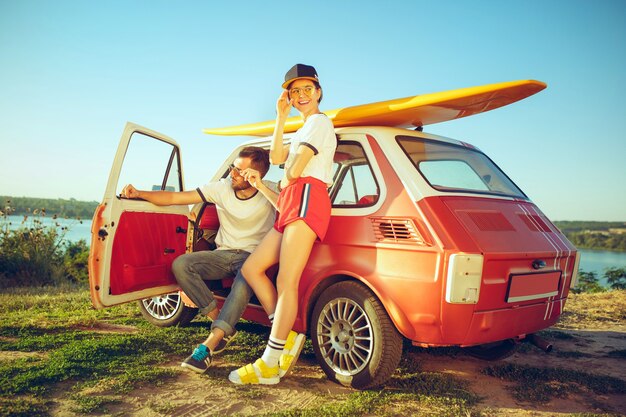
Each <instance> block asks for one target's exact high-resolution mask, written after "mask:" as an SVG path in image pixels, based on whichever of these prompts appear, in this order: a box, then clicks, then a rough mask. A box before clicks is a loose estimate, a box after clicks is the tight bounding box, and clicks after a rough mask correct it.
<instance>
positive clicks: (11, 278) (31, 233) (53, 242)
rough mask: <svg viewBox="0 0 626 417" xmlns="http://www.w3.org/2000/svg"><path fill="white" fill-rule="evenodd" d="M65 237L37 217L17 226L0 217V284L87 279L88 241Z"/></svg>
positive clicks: (12, 284) (23, 284)
mask: <svg viewBox="0 0 626 417" xmlns="http://www.w3.org/2000/svg"><path fill="white" fill-rule="evenodd" d="M25 219H26V218H25ZM3 223H5V224H3ZM64 237H65V229H61V230H60V231H59V230H57V228H56V227H54V226H49V227H44V226H43V225H42V224H41V222H40V221H39V220H38V219H37V217H33V218H31V220H29V223H28V224H26V223H24V225H22V227H20V228H19V229H15V230H11V229H9V225H8V224H6V218H5V219H2V218H0V271H1V272H0V288H7V287H18V286H20V287H21V286H44V285H57V284H60V283H63V282H68V281H69V282H87V281H88V278H87V258H88V256H89V248H88V247H87V244H86V243H85V241H84V240H81V241H78V242H68V241H67V240H65V239H64Z"/></svg>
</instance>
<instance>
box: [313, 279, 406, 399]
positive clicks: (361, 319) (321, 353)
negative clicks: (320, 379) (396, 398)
mask: <svg viewBox="0 0 626 417" xmlns="http://www.w3.org/2000/svg"><path fill="white" fill-rule="evenodd" d="M309 330H310V335H311V341H312V343H313V350H314V351H315V356H316V357H317V361H318V362H319V364H320V366H321V367H322V369H323V370H324V372H325V373H326V375H327V376H328V378H329V379H331V380H333V381H335V382H338V383H340V384H342V385H346V386H350V387H352V388H357V389H367V388H373V387H377V386H380V385H382V384H384V383H385V382H386V381H387V380H388V379H389V378H390V377H391V374H392V373H393V372H394V371H395V369H396V368H397V366H398V363H399V362H400V358H401V357H402V336H401V335H400V333H398V331H397V329H396V327H395V326H394V324H393V323H392V322H391V319H390V318H389V316H388V315H387V312H386V311H385V309H384V307H383V305H382V304H381V302H380V301H379V300H378V298H376V296H375V295H374V294H373V293H372V292H371V291H370V290H369V289H368V288H367V287H365V286H364V285H363V284H361V283H359V282H355V281H344V282H340V283H337V284H334V285H332V286H330V287H329V288H327V289H326V290H325V291H324V292H323V293H322V295H321V296H320V298H319V299H318V300H317V302H316V304H315V308H314V309H313V315H312V318H311V323H310V329H309Z"/></svg>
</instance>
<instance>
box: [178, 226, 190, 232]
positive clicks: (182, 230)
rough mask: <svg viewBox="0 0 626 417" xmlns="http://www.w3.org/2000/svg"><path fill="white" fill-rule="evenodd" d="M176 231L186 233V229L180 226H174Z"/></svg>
mask: <svg viewBox="0 0 626 417" xmlns="http://www.w3.org/2000/svg"><path fill="white" fill-rule="evenodd" d="M176 233H187V229H183V228H182V227H180V226H176Z"/></svg>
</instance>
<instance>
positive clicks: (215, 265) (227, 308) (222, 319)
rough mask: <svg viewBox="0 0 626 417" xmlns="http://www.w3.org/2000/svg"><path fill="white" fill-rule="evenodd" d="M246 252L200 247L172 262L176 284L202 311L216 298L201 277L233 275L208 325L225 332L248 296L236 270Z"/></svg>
mask: <svg viewBox="0 0 626 417" xmlns="http://www.w3.org/2000/svg"><path fill="white" fill-rule="evenodd" d="M248 256H250V253H249V252H246V251H243V250H212V251H200V252H193V253H187V254H185V255H182V256H179V257H178V258H176V259H175V260H174V263H173V264H172V272H174V275H175V276H176V281H177V282H178V285H180V288H181V289H182V290H183V291H184V292H185V294H186V295H187V296H188V297H189V298H190V299H191V301H193V302H194V304H195V305H196V306H197V307H198V309H199V312H200V314H203V315H206V314H207V313H209V312H211V311H213V310H214V309H215V308H216V307H217V301H216V300H215V297H214V296H213V293H212V292H211V290H209V288H208V287H207V285H206V283H205V282H204V281H205V280H206V281H213V280H221V279H223V278H228V277H232V276H235V281H234V282H233V285H232V287H231V289H230V293H229V294H228V297H226V300H225V301H224V305H223V306H222V309H221V310H220V314H219V316H218V317H217V319H216V320H215V321H213V324H212V325H211V329H213V328H214V327H217V328H219V329H221V330H222V331H223V332H224V334H225V335H226V336H229V335H231V334H232V333H233V332H234V331H235V324H237V322H238V321H239V319H240V318H241V315H242V314H243V311H244V310H245V309H246V306H247V305H248V303H249V302H250V298H251V297H252V289H251V288H250V286H249V285H248V283H247V282H246V280H245V278H244V277H243V276H242V275H241V273H240V270H241V266H242V265H243V263H244V262H245V260H246V259H247V258H248Z"/></svg>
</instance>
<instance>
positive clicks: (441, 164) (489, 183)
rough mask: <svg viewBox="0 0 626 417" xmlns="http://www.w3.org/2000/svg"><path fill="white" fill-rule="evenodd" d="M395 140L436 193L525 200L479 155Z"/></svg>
mask: <svg viewBox="0 0 626 417" xmlns="http://www.w3.org/2000/svg"><path fill="white" fill-rule="evenodd" d="M396 140H397V141H398V144H399V145H400V147H401V148H402V150H403V151H404V153H406V155H407V156H408V157H409V158H410V159H411V161H412V162H413V165H415V167H416V168H417V170H418V171H419V173H420V174H421V175H422V177H424V179H425V180H426V181H428V183H429V184H430V186H431V187H433V188H434V189H436V190H439V191H446V192H469V193H480V194H496V195H504V196H510V197H518V198H526V195H525V194H524V193H523V192H522V190H520V189H519V188H517V186H516V185H515V184H513V182H512V181H511V180H510V179H509V178H508V177H507V176H506V175H505V174H504V172H502V171H501V170H500V168H498V166H497V165H496V164H494V163H493V162H492V161H491V159H489V158H488V157H487V156H486V155H485V154H483V153H482V152H480V151H477V150H474V149H470V148H466V147H464V146H460V145H454V144H451V143H442V142H435V141H432V140H427V139H420V138H415V137H411V136H397V137H396Z"/></svg>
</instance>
